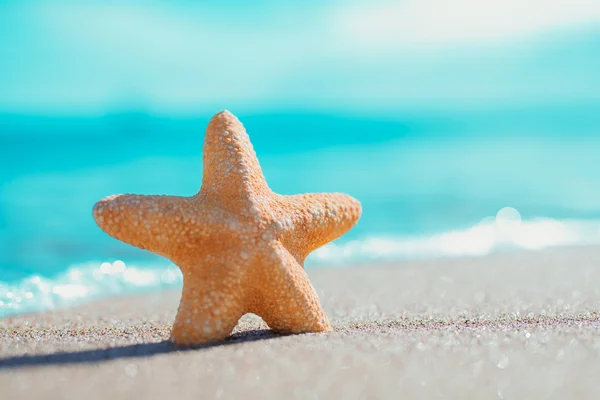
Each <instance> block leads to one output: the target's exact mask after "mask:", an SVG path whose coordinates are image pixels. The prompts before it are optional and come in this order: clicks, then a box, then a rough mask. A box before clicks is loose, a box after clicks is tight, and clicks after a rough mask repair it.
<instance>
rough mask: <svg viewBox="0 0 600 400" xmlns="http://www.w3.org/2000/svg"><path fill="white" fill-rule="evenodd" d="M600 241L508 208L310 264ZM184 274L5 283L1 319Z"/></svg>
mask: <svg viewBox="0 0 600 400" xmlns="http://www.w3.org/2000/svg"><path fill="white" fill-rule="evenodd" d="M597 243H600V221H595V220H555V219H549V218H537V219H532V220H528V221H521V220H520V216H519V215H518V213H517V212H516V210H514V209H509V208H507V209H503V210H501V211H500V212H499V213H498V215H497V216H496V217H495V218H492V217H491V218H486V219H484V220H482V221H481V222H480V223H479V224H476V225H474V226H472V227H470V228H468V229H463V230H453V231H449V232H444V233H439V234H435V235H427V236H421V237H415V236H368V237H364V238H362V239H360V240H353V241H349V242H346V243H341V244H336V243H330V244H328V245H326V246H324V247H322V248H320V249H318V250H317V251H315V252H314V253H313V254H311V256H310V257H309V258H308V260H307V266H308V267H311V266H314V267H318V266H320V265H348V264H357V263H362V262H374V261H393V260H402V259H423V258H436V257H438V258H439V257H473V256H485V255H487V254H490V253H492V252H494V251H498V250H516V249H522V250H540V249H544V248H548V247H556V246H574V245H590V244H597ZM181 284H182V275H181V272H180V270H179V269H178V268H177V267H176V266H175V265H173V264H171V263H168V262H165V263H164V264H160V263H158V264H155V265H149V264H148V263H145V264H143V265H137V264H126V263H125V262H123V261H121V260H117V261H115V262H112V263H109V262H99V261H96V262H91V261H90V262H86V263H82V264H77V265H73V266H71V267H70V268H69V269H68V270H67V271H66V272H64V273H62V274H60V275H58V276H56V277H53V278H47V277H41V276H37V275H34V276H31V277H28V278H26V279H24V280H22V281H20V282H14V283H3V282H0V317H6V316H9V315H14V314H20V313H25V312H38V311H45V310H52V309H56V308H62V307H66V306H71V305H73V304H77V303H79V302H81V301H88V300H92V299H98V298H103V297H109V296H114V295H123V294H129V293H138V292H142V291H147V290H157V289H166V288H178V287H180V286H181Z"/></svg>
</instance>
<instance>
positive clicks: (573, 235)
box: [313, 209, 600, 264]
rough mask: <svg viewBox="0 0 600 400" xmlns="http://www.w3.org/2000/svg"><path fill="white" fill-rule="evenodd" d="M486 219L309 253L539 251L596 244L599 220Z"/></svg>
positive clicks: (331, 256) (381, 257)
mask: <svg viewBox="0 0 600 400" xmlns="http://www.w3.org/2000/svg"><path fill="white" fill-rule="evenodd" d="M503 211H504V212H506V209H503V210H501V211H500V212H499V213H498V215H497V217H496V218H486V219H484V220H482V221H481V222H480V223H479V224H477V225H475V226H473V227H470V228H468V229H464V230H454V231H449V232H444V233H440V234H435V235H428V236H421V237H407V236H371V237H367V238H364V239H362V240H355V241H350V242H347V243H344V244H335V243H331V244H329V245H327V246H324V247H322V248H320V249H318V250H317V251H315V252H314V253H313V259H314V260H315V261H317V262H319V263H341V264H345V263H350V262H354V263H355V262H361V261H389V260H396V259H409V258H435V257H469V256H484V255H486V254H490V253H491V252H493V251H497V250H511V249H515V250H516V249H522V250H541V249H544V248H547V247H555V246H574V245H586V244H595V243H600V221H583V220H562V221H559V220H554V219H549V218H537V219H533V220H530V221H521V220H520V217H519V218H516V215H515V214H512V215H511V214H510V213H509V218H505V215H504V212H503Z"/></svg>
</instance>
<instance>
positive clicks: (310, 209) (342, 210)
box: [280, 193, 361, 261]
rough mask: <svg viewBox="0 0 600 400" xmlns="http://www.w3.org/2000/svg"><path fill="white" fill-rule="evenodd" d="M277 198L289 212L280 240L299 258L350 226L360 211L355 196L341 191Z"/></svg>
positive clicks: (353, 223)
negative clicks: (287, 225)
mask: <svg viewBox="0 0 600 400" xmlns="http://www.w3.org/2000/svg"><path fill="white" fill-rule="evenodd" d="M280 201H281V202H282V206H283V208H284V210H285V209H287V210H289V211H290V212H291V214H292V217H291V219H288V221H289V223H290V225H291V226H289V227H285V228H286V229H285V232H284V234H283V236H282V239H281V240H282V243H283V244H284V245H285V246H286V248H287V249H289V250H290V252H291V253H292V254H294V255H295V256H296V257H297V258H298V259H299V261H303V260H304V258H305V257H306V256H307V255H308V254H309V253H310V252H311V251H313V250H315V249H317V248H319V247H321V246H323V245H324V244H326V243H328V242H330V241H332V240H334V239H337V238H338V237H340V236H342V235H343V234H344V233H346V232H347V231H348V230H350V228H352V227H353V226H354V225H355V224H356V222H357V221H358V219H359V217H360V214H361V205H360V203H359V202H358V200H356V199H354V198H352V197H351V196H348V195H346V194H342V193H311V194H301V195H294V196H282V198H281V200H280Z"/></svg>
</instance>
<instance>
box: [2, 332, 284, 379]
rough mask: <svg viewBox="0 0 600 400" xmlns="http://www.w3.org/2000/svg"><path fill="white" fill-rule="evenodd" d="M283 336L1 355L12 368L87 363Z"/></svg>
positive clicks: (237, 335)
mask: <svg viewBox="0 0 600 400" xmlns="http://www.w3.org/2000/svg"><path fill="white" fill-rule="evenodd" d="M282 336H287V335H282V334H277V333H274V332H273V331H272V330H269V329H256V330H248V331H244V332H238V333H235V334H233V335H231V336H230V337H229V338H227V339H225V340H223V341H221V342H215V343H208V344H204V345H199V346H188V347H181V346H176V345H175V344H173V343H171V342H170V341H166V340H165V341H162V342H158V343H142V344H132V345H127V346H119V347H111V348H106V349H94V350H83V351H72V352H57V353H51V354H40V355H24V356H14V357H8V358H0V370H2V369H10V368H21V367H40V366H52V365H64V364H88V363H97V362H102V361H110V360H116V359H123V358H140V357H150V356H154V355H158V354H166V353H173V352H186V351H191V350H200V349H208V348H213V347H223V346H229V345H234V344H238V343H244V342H255V341H259V340H268V339H274V338H277V337H282Z"/></svg>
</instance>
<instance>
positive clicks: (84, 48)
mask: <svg viewBox="0 0 600 400" xmlns="http://www.w3.org/2000/svg"><path fill="white" fill-rule="evenodd" d="M240 3H241V2H240ZM327 4H328V5H327V6H324V5H322V4H321V3H320V2H305V3H302V4H299V3H298V4H294V5H281V4H276V3H275V2H273V1H266V2H264V1H263V2H253V3H252V5H248V4H243V3H242V4H240V5H239V7H237V8H233V7H231V6H230V7H228V8H226V7H225V6H220V5H212V4H210V5H209V4H207V3H200V4H198V3H195V2H191V1H190V2H177V3H175V2H166V1H146V2H142V1H132V0H128V1H120V2H117V1H102V2H94V1H49V0H48V1H17V0H6V1H4V2H2V5H0V60H2V62H0V88H2V90H0V112H2V111H4V112H18V113H19V112H22V113H90V112H91V113H94V112H104V111H107V110H108V111H111V110H118V109H127V108H132V107H134V108H142V109H146V110H149V111H153V112H158V113H161V112H166V113H194V112H202V111H204V110H214V109H218V108H232V107H233V108H236V107H237V109H239V108H243V109H248V110H251V109H258V110H260V109H263V108H271V109H272V108H277V107H280V108H292V109H294V108H303V109H306V108H308V109H313V108H315V109H327V110H329V109H333V110H335V109H348V110H370V109H376V108H383V109H387V108H397V107H416V108H419V107H424V106H435V105H439V106H444V105H445V104H454V105H455V104H465V105H467V106H468V105H470V104H475V105H477V104H482V103H485V104H487V103H489V104H507V103H515V102H517V103H518V102H524V103H528V102H529V103H531V102H533V103H535V102H553V101H558V100H561V98H562V99H567V100H569V101H574V102H589V101H600V94H599V93H598V90H596V89H594V84H596V86H595V87H596V88H597V87H598V85H600V77H598V74H597V71H598V70H600V54H599V52H600V50H599V48H600V40H599V38H600V2H598V1H597V0H571V1H568V0H560V1H559V0H548V1H542V0H528V1H526V2H523V1H518V0H502V1H500V0H496V1H490V0H446V1H443V0H420V1H416V0H407V1H396V2H391V1H355V2H341V1H340V2H329V3H327Z"/></svg>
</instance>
